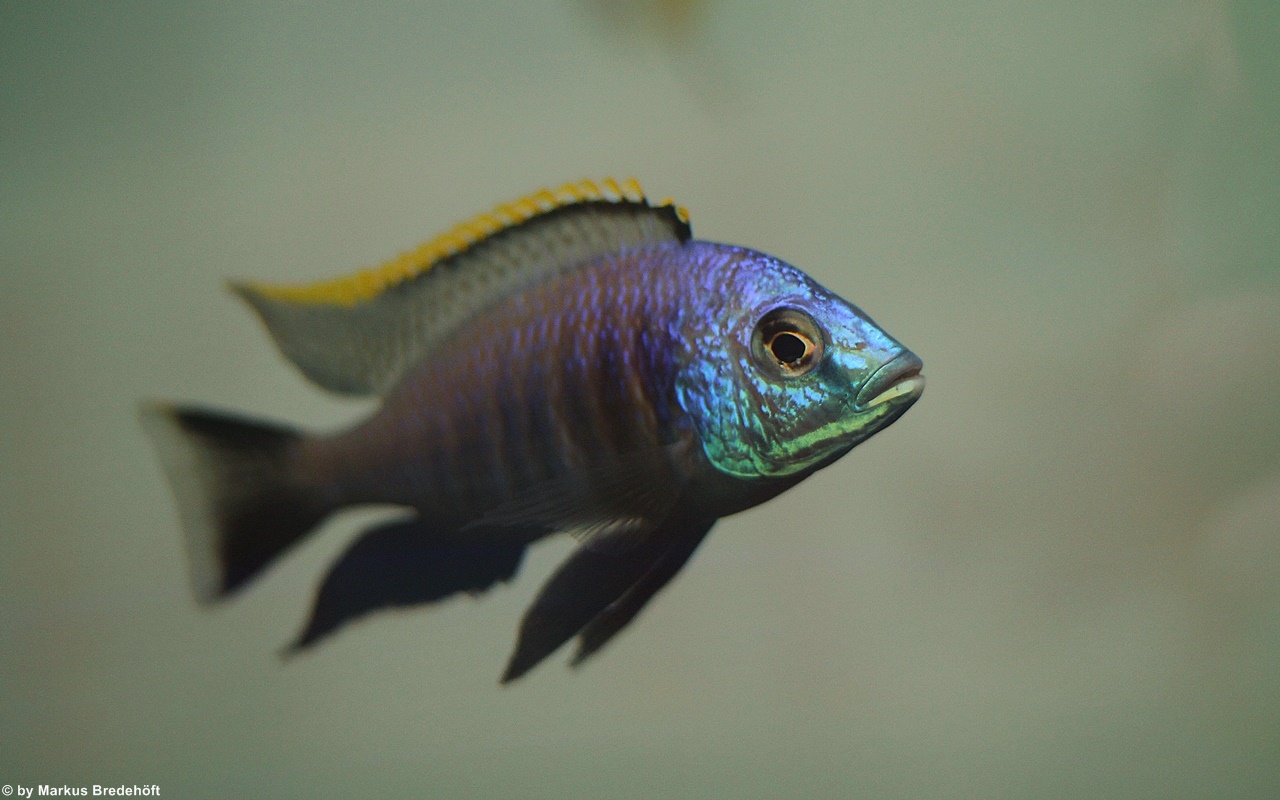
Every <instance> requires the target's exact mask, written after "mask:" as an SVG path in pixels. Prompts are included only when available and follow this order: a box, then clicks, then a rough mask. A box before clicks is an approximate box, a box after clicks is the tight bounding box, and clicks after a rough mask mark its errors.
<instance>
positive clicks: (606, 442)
mask: <svg viewBox="0 0 1280 800" xmlns="http://www.w3.org/2000/svg"><path fill="white" fill-rule="evenodd" d="M779 304H786V305H792V306H796V307H799V308H803V309H806V310H810V313H812V314H814V316H816V317H818V318H820V319H822V320H823V321H824V323H825V324H826V325H827V327H828V330H829V331H830V332H831V335H832V336H834V337H839V338H840V339H841V340H842V341H841V342H840V344H843V345H846V346H842V347H831V348H829V354H830V363H829V364H828V365H826V366H825V367H824V368H823V370H822V374H820V375H818V376H815V379H814V380H811V381H807V382H804V383H802V384H800V385H791V384H770V383H766V382H755V381H752V380H749V379H746V378H745V377H744V375H743V373H744V372H745V371H747V370H749V369H750V358H749V357H748V350H749V345H750V337H751V328H752V326H753V325H754V323H755V321H756V319H758V318H759V317H760V316H761V315H762V314H763V313H764V312H765V311H768V310H769V309H770V308H772V307H774V306H777V305H779ZM906 353H907V351H906V350H905V348H903V347H902V346H901V345H899V344H898V343H897V342H895V341H894V340H893V339H891V338H890V337H888V336H887V335H886V334H884V333H883V332H882V331H881V330H880V329H879V328H877V327H876V326H875V325H874V324H872V323H871V322H870V321H869V320H867V319H866V318H865V317H863V316H862V315H861V314H860V312H858V311H857V309H855V308H853V307H852V306H850V305H849V304H848V303H846V302H845V301H843V300H841V299H840V298H838V297H836V296H835V295H833V294H832V293H830V292H828V291H826V290H825V289H823V288H822V287H820V286H819V285H817V284H816V283H814V282H813V281H812V280H811V279H809V278H808V277H807V276H805V275H804V274H803V273H801V272H800V271H799V270H797V269H795V268H794V267H791V266H790V265H788V264H785V263H784V262H781V261H779V260H777V259H775V258H773V257H771V256H768V255H765V254H763V253H757V252H754V251H751V250H745V249H742V248H738V247H730V246H727V245H718V244H711V243H706V242H689V243H685V244H673V245H658V246H654V247H650V248H646V249H642V250H637V251H633V252H630V253H626V254H619V255H617V256H609V257H605V258H602V259H600V260H599V262H598V263H597V264H596V265H594V266H593V267H592V268H590V269H583V270H580V271H576V272H573V273H569V274H567V275H564V276H562V277H561V278H559V279H558V280H555V281H550V282H547V283H545V284H543V285H540V286H538V287H536V288H535V289H534V290H533V291H530V292H528V293H526V294H523V295H521V296H519V297H515V298H512V299H510V300H508V301H507V302H504V303H501V304H498V305H496V306H494V307H493V308H491V309H489V310H488V311H487V312H486V313H485V314H483V315H481V316H479V317H477V318H476V319H474V320H473V322H472V323H471V324H469V325H468V326H467V328H466V329H465V330H463V331H460V332H459V333H458V335H457V336H456V338H455V339H454V340H453V341H451V342H449V343H448V345H447V346H446V347H445V348H443V349H441V350H440V351H439V352H436V353H433V354H431V355H430V356H429V357H428V358H426V359H424V360H423V361H422V362H421V363H420V364H419V365H418V366H417V367H415V368H414V369H413V370H412V371H411V372H410V373H408V375H407V376H406V379H405V380H404V382H403V383H402V384H400V385H399V386H398V387H397V388H395V389H394V390H393V391H392V392H391V393H390V394H388V395H387V397H386V398H385V400H384V403H383V406H382V408H381V409H380V411H379V412H378V413H377V414H376V415H375V416H373V417H371V418H370V419H369V420H367V421H366V422H364V423H363V424H361V425H359V426H357V427H355V428H353V429H351V430H349V431H347V432H345V433H342V434H340V435H338V436H335V437H332V438H325V439H315V440H311V441H309V443H308V447H307V449H306V450H304V451H303V452H300V453H299V459H300V462H301V463H303V464H306V465H309V467H310V468H314V469H319V470H324V471H325V473H324V475H317V476H316V478H315V480H316V482H317V483H319V484H323V485H326V486H329V487H331V488H332V489H333V490H334V491H335V492H337V493H338V496H337V497H336V498H335V500H336V501H337V502H338V503H340V504H341V505H353V504H359V503H374V502H381V503H397V504H404V505H411V506H413V507H415V508H417V509H419V510H420V511H421V512H423V513H424V514H428V515H430V516H431V518H432V519H434V520H438V521H440V522H441V523H442V524H443V525H445V526H446V527H449V526H457V525H465V524H467V523H471V522H475V521H477V520H480V519H483V518H484V516H485V515H486V514H488V513H490V512H492V511H493V510H494V509H495V508H500V507H501V506H502V505H504V504H506V503H510V502H512V501H513V499H515V498H517V497H518V496H520V495H521V494H522V493H524V492H527V491H529V490H530V489H533V488H536V487H537V486H538V485H541V484H545V483H547V482H549V481H556V480H558V479H562V478H566V477H569V478H574V477H577V476H582V477H583V479H584V480H585V479H589V478H590V476H592V475H593V474H594V472H595V471H596V470H598V469H600V468H606V469H607V468H608V466H609V465H610V464H613V463H616V462H618V461H620V460H623V459H625V458H628V457H630V456H631V455H632V454H637V455H638V456H639V457H642V458H646V459H649V460H650V463H648V464H646V465H644V467H645V468H646V469H648V470H652V471H654V472H655V473H658V472H667V471H674V472H677V473H679V474H678V475H674V476H670V477H665V476H664V478H663V481H664V482H666V481H668V480H673V479H674V480H676V481H678V482H679V483H681V484H684V483H688V482H692V481H697V482H698V483H699V484H701V485H702V486H703V488H704V489H705V488H708V487H713V488H714V489H716V490H717V491H715V492H712V493H711V494H709V495H708V494H703V495H702V496H700V497H698V498H693V499H691V500H690V502H695V503H696V504H698V505H699V506H700V507H702V508H703V509H705V511H706V513H708V514H709V515H711V516H713V517H720V516H725V515H727V514H731V513H734V512H736V511H740V510H742V508H743V505H742V504H743V503H744V502H750V499H755V498H756V497H759V496H761V495H762V494H764V495H771V494H774V493H776V491H781V488H778V487H774V486H770V485H768V484H769V482H770V481H771V480H781V481H783V482H784V483H785V484H786V485H791V484H793V483H794V482H795V480H796V479H798V478H799V477H803V475H804V474H806V472H808V471H811V470H813V469H815V468H817V466H818V465H819V464H821V463H822V462H823V461H824V459H827V458H828V457H830V456H832V455H834V454H836V453H837V452H842V451H843V450H847V449H848V448H849V447H852V446H853V445H854V444H856V443H857V441H860V440H861V439H863V438H866V436H869V435H870V434H871V433H873V432H875V430H878V429H879V428H880V427H883V425H887V424H888V423H889V422H891V421H892V419H893V418H895V417H896V416H897V413H900V411H901V410H905V409H904V408H901V407H893V406H889V405H884V406H880V407H877V408H876V409H875V410H874V411H873V412H871V413H872V415H874V417H875V419H874V420H865V419H862V420H856V419H853V420H851V419H850V417H851V416H853V415H852V413H851V409H852V406H853V404H854V400H855V397H856V394H857V390H858V389H859V388H861V385H862V383H864V382H865V380H866V379H867V378H869V377H870V375H871V373H872V372H874V371H875V369H878V368H879V367H880V366H882V365H883V364H886V363H888V362H890V361H892V360H893V359H895V358H898V357H900V356H903V355H904V354H906ZM903 363H906V361H905V360H904V362H903ZM833 400H834V402H832V401H833ZM824 404H826V405H829V406H831V410H832V411H834V413H832V414H831V415H830V416H831V417H832V418H831V419H827V418H826V416H825V415H822V414H821V413H819V412H821V410H822V408H823V406H824ZM895 412H897V413H895ZM766 420H767V423H766V422H765V421H766ZM852 422H857V424H858V426H859V427H858V430H857V433H856V434H853V435H850V436H832V435H831V432H830V431H827V435H826V436H819V437H812V434H813V431H814V430H821V429H822V428H823V427H824V426H831V425H839V424H841V423H843V424H846V425H850V424H851V423H852ZM877 422H878V423H879V424H876V423H877ZM806 435H808V436H810V437H811V438H815V439H816V440H815V441H809V440H806V438H805V437H806ZM738 482H746V483H747V484H749V485H747V486H735V485H734V484H735V483H738ZM784 488H785V487H784ZM748 498H749V499H748ZM757 502H758V501H757Z"/></svg>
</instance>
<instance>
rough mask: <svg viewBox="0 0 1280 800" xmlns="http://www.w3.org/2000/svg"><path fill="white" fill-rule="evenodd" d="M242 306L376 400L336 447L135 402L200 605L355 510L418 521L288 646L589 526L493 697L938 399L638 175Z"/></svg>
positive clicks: (871, 330) (327, 383)
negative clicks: (724, 520) (717, 533)
mask: <svg viewBox="0 0 1280 800" xmlns="http://www.w3.org/2000/svg"><path fill="white" fill-rule="evenodd" d="M601 186H603V187H604V188H603V189H602V188H601ZM233 289H234V290H235V291H236V292H237V294H239V295H240V296H241V297H242V298H244V299H245V300H246V301H247V302H248V303H249V304H250V306H251V307H252V308H253V310H254V311H255V312H256V313H257V314H258V315H259V317H260V318H261V319H262V321H263V322H264V324H265V325H266V327H267V330H268V332H269V333H270V334H271V336H272V337H273V339H274V340H275V342H276V344H277V345H278V346H279V348H280V351H281V353H283V354H284V355H285V356H286V358H288V359H289V360H290V361H291V362H292V363H293V364H294V365H295V366H296V367H297V368H298V369H299V370H300V371H301V372H302V374H303V375H304V376H306V377H307V378H309V379H311V380H312V381H314V382H315V383H316V384H318V385H319V386H321V387H322V388H324V389H326V390H329V391H332V392H336V393H340V394H355V395H372V396H376V397H378V398H379V399H380V404H379V406H378V408H377V410H376V411H375V412H374V413H373V414H371V415H370V416H369V417H368V418H366V419H364V420H363V421H360V422H358V423H357V424H355V425H354V426H352V427H350V428H349V429H346V430H343V431H339V432H337V433H334V434H330V435H318V434H311V433H306V432H303V431H298V430H295V429H292V428H289V427H287V426H281V425H276V424H272V423H263V422H258V421H254V420H249V419H245V418H243V417H239V416H235V415H230V414H226V413H224V412H218V411H210V410H205V409H200V408H192V407H180V406H172V405H167V404H159V403H153V404H148V405H146V406H144V409H143V413H142V420H143V423H144V425H145V426H146V428H147V431H148V432H149V434H150V435H151V437H152V439H153V441H154V443H155V445H156V448H157V451H158V453H159V455H160V459H161V462H162V464H163V465H164V467H165V470H166V474H167V475H168V477H169V480H170V483H171V485H172V487H173V489H174V492H175V495H176V497H177V500H178V508H179V513H180V515H181V519H182V524H183V531H184V534H185V537H186V543H187V550H188V555H189V560H190V566H191V575H192V580H193V585H194V587H195V592H196V597H197V599H198V600H200V601H201V602H214V601H217V600H220V599H222V598H224V597H227V596H229V595H231V594H232V593H234V592H235V591H237V590H239V589H241V588H242V587H244V586H246V585H248V584H250V583H251V582H252V581H253V580H254V579H255V578H256V577H257V576H258V575H259V574H260V573H262V572H263V571H265V570H266V569H267V568H268V567H269V566H270V565H271V564H273V563H274V562H275V561H276V560H277V559H278V558H279V557H280V556H281V555H282V554H283V553H285V552H286V551H287V550H288V549H289V548H290V547H292V546H293V545H294V544H295V543H297V542H298V541H300V540H301V539H302V538H304V537H305V535H306V534H307V533H308V532H309V531H311V530H313V529H314V528H315V527H316V526H317V525H319V524H320V523H321V522H322V521H323V520H324V519H325V518H326V517H328V516H329V515H331V514H333V513H334V512H336V511H338V510H341V509H343V508H348V507H354V506H361V505H368V504H383V503H392V504H395V505H398V506H401V507H403V509H405V511H404V512H402V514H401V515H400V516H398V517H395V518H392V519H388V520H387V521H384V522H381V523H379V524H377V525H375V526H374V527H372V528H370V529H369V530H367V531H365V532H363V533H361V534H360V535H359V536H358V537H357V538H356V539H355V540H354V542H353V543H352V544H351V545H350V546H349V547H348V548H347V549H346V551H344V552H343V554H342V555H341V556H339V558H338V559H337V560H336V561H335V562H334V564H333V565H332V566H331V567H330V569H329V570H328V572H327V574H326V575H325V577H324V579H323V580H322V582H321V584H320V586H319V588H318V590H317V592H316V597H315V601H314V603H313V605H312V610H311V614H310V616H309V618H308V620H307V622H306V624H305V625H304V627H303V629H302V631H301V633H300V634H299V636H298V638H297V640H296V641H295V642H294V643H293V644H292V645H291V647H290V649H289V652H297V651H299V650H303V649H307V648H310V647H312V646H313V645H315V644H316V643H317V642H319V641H321V640H323V639H324V638H325V637H327V636H329V635H332V634H333V633H335V632H336V631H338V630H339V629H341V628H343V627H344V626H346V625H348V624H350V623H351V622H353V621H355V620H357V619H360V618H362V617H364V616H367V615H370V614H373V613H376V612H378V611H381V610H384V609H388V608H396V607H405V606H417V605H424V604H430V603H436V602H440V601H442V600H444V599H446V598H448V597H451V596H453V595H455V594H458V593H468V594H477V593H479V592H483V591H485V590H487V589H489V588H490V587H492V586H494V585H495V584H497V583H501V582H505V581H509V580H512V579H513V578H514V577H515V575H516V573H517V571H518V569H519V566H520V563H521V561H522V560H523V557H524V554H525V551H526V548H527V547H528V546H530V545H531V544H532V543H534V542H535V541H537V540H538V539H541V538H543V537H545V536H549V535H553V534H556V533H560V532H575V533H577V534H579V535H580V536H581V537H582V538H583V539H584V542H583V544H582V546H580V547H579V548H577V549H576V550H575V551H574V552H573V554H572V555H571V556H570V557H569V558H568V559H567V560H566V561H565V562H564V563H563V564H562V565H561V566H560V567H559V568H558V569H557V570H556V571H555V573H554V574H553V575H552V576H551V577H550V579H548V581H547V583H546V585H545V586H544V587H543V588H542V589H541V591H540V592H539V593H538V595H537V597H536V599H535V600H534V602H533V603H532V604H531V605H530V607H529V608H528V610H527V611H526V613H525V615H524V618H523V620H522V621H521V624H520V628H519V633H518V636H517V640H516V645H515V648H514V650H513V652H512V655H511V658H510V660H509V661H508V664H507V668H506V670H505V671H504V673H503V675H502V681H503V682H504V683H505V682H509V681H512V680H515V679H516V678H519V677H520V676H521V675H523V674H525V673H526V672H527V671H528V670H529V669H531V668H532V667H533V666H535V665H536V664H538V663H539V662H540V661H542V660H543V659H544V658H546V657H547V656H548V655H550V654H551V653H552V652H554V651H555V650H556V649H557V648H558V647H560V646H561V645H562V644H564V643H565V642H567V641H569V640H570V639H573V638H575V637H576V638H577V641H578V652H577V655H576V657H575V659H574V663H579V662H581V661H582V660H583V659H585V658H587V657H588V656H590V655H592V654H593V653H596V652H597V651H598V650H599V649H600V648H601V647H602V646H603V645H604V644H605V643H606V642H608V641H609V640H611V639H612V637H614V636H615V635H616V634H617V633H618V632H619V631H621V630H623V629H624V628H625V627H627V626H628V625H629V624H630V623H631V622H632V621H633V619H634V618H635V617H636V615H637V614H638V613H639V612H640V610H641V609H643V608H644V607H645V605H646V604H647V603H648V602H649V600H650V599H651V598H652V597H653V596H654V595H656V594H657V593H658V592H659V591H660V590H661V589H662V587H663V586H665V585H666V584H667V583H668V582H669V581H670V580H671V579H672V578H673V577H674V576H675V575H676V574H677V573H679V572H680V570H681V569H682V567H683V566H684V564H685V563H686V562H687V560H688V559H689V558H690V556H691V555H692V554H693V552H694V551H695V550H696V549H697V547H698V546H699V544H700V543H701V541H702V540H703V539H704V538H705V536H706V535H707V533H708V531H709V530H710V529H711V527H712V526H713V525H714V524H715V522H716V521H717V520H718V519H719V518H721V517H725V516H728V515H731V514H734V513H736V512H738V511H741V510H744V509H746V508H750V507H752V506H755V505H758V504H759V503H762V502H765V501H766V500H768V499H769V498H771V497H773V496H775V495H777V494H778V493H780V492H782V491H785V490H786V489H788V488H790V487H791V486H794V485H795V484H796V483H798V482H799V481H801V480H803V479H804V478H805V477H807V476H808V475H811V474H812V473H813V472H815V471H816V470H818V469H821V468H823V467H825V466H827V465H829V464H831V463H833V462H835V461H836V460H837V459H839V458H840V457H842V456H843V455H844V454H845V453H847V452H848V451H849V450H850V449H851V448H853V447H854V446H855V445H856V444H858V443H859V442H861V441H863V440H865V439H866V438H867V437H869V436H871V435H872V434H874V433H876V432H877V431H880V430H883V429H884V428H885V427H887V426H888V425H889V424H891V423H892V422H894V421H895V420H896V419H898V418H899V417H900V416H901V415H902V414H903V413H905V412H906V410H907V409H908V408H909V407H910V406H911V405H912V404H913V403H914V402H915V401H916V400H917V399H918V398H919V397H920V394H921V392H922V391H923V388H924V379H923V377H922V376H921V375H920V369H921V363H920V360H919V358H917V357H916V356H915V355H914V354H912V353H911V352H910V351H909V350H907V349H906V348H905V347H903V346H902V345H901V344H899V343H898V342H897V341H896V340H895V339H893V338H892V337H890V336H889V335H888V334H886V333H885V332H884V331H883V330H882V329H880V328H879V327H878V326H877V325H876V324H875V323H874V322H872V321H871V320H870V319H869V318H868V317H867V316H866V315H865V314H863V313H862V312H861V311H860V310H859V309H858V308H856V307H855V306H853V305H851V304H850V303H848V302H846V301H845V300H843V299H841V298H840V297H838V296H837V295H835V294H834V293H832V292H830V291H829V290H827V289H826V288H824V287H822V286H820V285H818V284H817V283H816V282H814V281H813V280H812V279H811V278H809V277H808V276H807V275H805V274H804V273H803V272H801V271H800V270H798V269H796V268H795V267H793V266H791V265H790V264H787V263H785V262H783V261H781V260H779V259H777V258H774V257H772V256H769V255H767V254H764V253H760V252H758V251H754V250H749V249H746V248H742V247H735V246H731V245H724V244H716V243H711V242H702V241H697V240H694V239H693V238H692V229H691V228H690V227H689V224H688V214H687V212H685V211H684V210H683V209H682V208H680V207H678V206H675V205H674V204H673V203H670V202H669V201H667V202H663V203H659V204H656V205H654V204H650V203H649V202H648V201H647V200H646V199H645V198H644V196H643V194H642V193H641V192H640V190H639V187H638V185H636V184H635V183H634V182H626V183H623V184H618V183H617V182H614V181H610V180H605V181H603V182H602V184H597V183H594V182H591V181H583V182H580V183H577V184H568V185H566V186H565V187H562V188H561V189H560V190H557V191H556V192H539V193H537V194H535V195H531V196H530V197H528V198H525V199H524V200H520V201H516V202H515V203H510V204H506V205H502V206H499V207H498V208H496V209H494V211H493V212H491V213H490V214H487V215H481V217H478V218H477V219H476V220H473V221H471V222H468V223H463V224H462V225H459V226H458V227H456V228H454V229H453V230H452V231H449V232H448V233H446V234H444V235H443V236H442V237H440V238H438V239H437V240H434V241H433V242H429V243H428V244H426V245H423V246H422V247H420V248H417V249H416V250H414V251H411V252H410V253H408V254H406V255H404V256H401V257H398V258H396V259H393V260H392V261H390V262H388V263H387V264H386V265H384V266H383V267H381V268H378V269H374V270H367V271H364V272H360V273H357V274H355V275H353V276H350V277H348V278H339V279H336V280H331V281H324V282H321V283H318V284H314V285H310V286H302V287H277V286H271V285H266V284H258V283H236V284H233ZM783 334H785V336H784V335H783ZM776 342H783V343H784V344H782V345H779V344H776ZM405 514H407V516H406V515H405Z"/></svg>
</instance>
